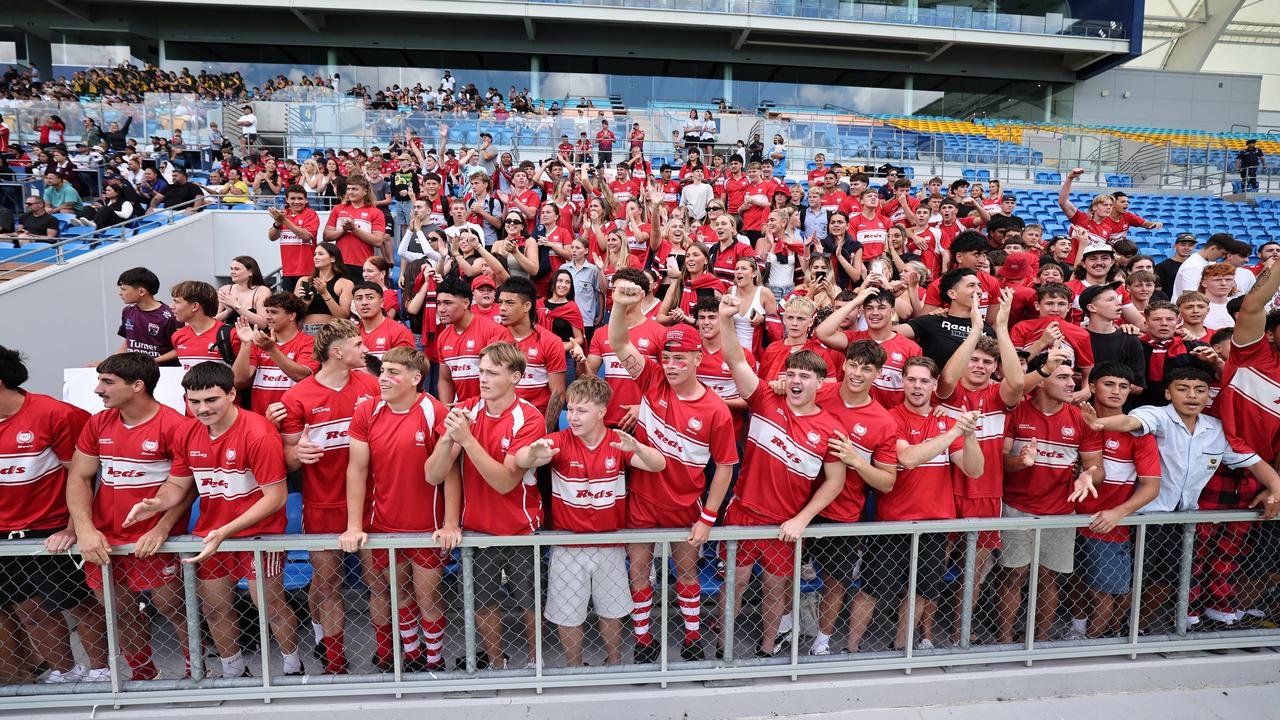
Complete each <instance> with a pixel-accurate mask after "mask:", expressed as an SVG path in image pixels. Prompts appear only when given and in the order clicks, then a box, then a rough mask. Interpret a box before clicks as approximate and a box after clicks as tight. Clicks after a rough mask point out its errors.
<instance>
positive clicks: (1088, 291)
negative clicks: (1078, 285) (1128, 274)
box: [1080, 280, 1124, 313]
mask: <svg viewBox="0 0 1280 720" xmlns="http://www.w3.org/2000/svg"><path fill="white" fill-rule="evenodd" d="M1123 284H1124V283H1123V281H1120V280H1115V281H1113V282H1109V283H1106V284H1104V285H1090V286H1089V287H1087V288H1085V289H1084V291H1083V292H1081V293H1080V309H1081V310H1083V311H1084V312H1085V313H1088V312H1089V303H1092V302H1093V301H1094V300H1096V299H1097V298H1098V296H1099V295H1101V294H1102V293H1104V292H1106V291H1108V290H1115V289H1117V288H1119V287H1120V286H1121V285H1123Z"/></svg>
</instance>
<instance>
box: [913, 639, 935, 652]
mask: <svg viewBox="0 0 1280 720" xmlns="http://www.w3.org/2000/svg"><path fill="white" fill-rule="evenodd" d="M916 649H917V650H932V649H933V641H932V640H930V639H929V638H920V642H918V643H916Z"/></svg>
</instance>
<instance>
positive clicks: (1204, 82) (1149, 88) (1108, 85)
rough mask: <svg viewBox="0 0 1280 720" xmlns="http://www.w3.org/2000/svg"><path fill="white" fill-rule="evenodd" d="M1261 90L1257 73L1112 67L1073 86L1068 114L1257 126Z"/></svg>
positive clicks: (1140, 122)
mask: <svg viewBox="0 0 1280 720" xmlns="http://www.w3.org/2000/svg"><path fill="white" fill-rule="evenodd" d="M1104 92H1105V93H1106V95H1105V96H1104V95H1103V93H1104ZM1125 93H1128V94H1129V97H1125ZM1261 93H1262V78H1261V76H1258V75H1226V74H1211V73H1180V72H1165V71H1163V70H1143V69H1134V68H1117V69H1115V70H1111V71H1108V72H1105V73H1102V74H1101V75H1098V76H1097V77H1093V78H1090V79H1088V80H1085V81H1084V82H1081V83H1079V84H1078V85H1076V88H1075V106H1074V111H1073V119H1074V120H1075V122H1078V123H1092V124H1100V125H1137V126H1144V127H1163V128H1178V129H1185V130H1210V131H1214V132H1225V131H1228V130H1230V128H1231V126H1232V125H1233V124H1237V123H1238V124H1242V125H1247V126H1249V127H1250V128H1252V127H1255V126H1256V125H1257V123H1258V103H1259V98H1260V96H1261Z"/></svg>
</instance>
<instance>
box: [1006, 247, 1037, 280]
mask: <svg viewBox="0 0 1280 720" xmlns="http://www.w3.org/2000/svg"><path fill="white" fill-rule="evenodd" d="M1039 260H1040V259H1039V258H1037V257H1036V256H1035V255H1034V254H1032V253H1028V252H1016V253H1011V254H1010V255H1009V257H1007V258H1005V261H1004V265H1002V266H1001V267H1000V277H1003V278H1005V279H1008V280H1026V279H1027V278H1029V277H1031V276H1032V275H1035V274H1036V270H1037V268H1038V266H1039V265H1040V261H1039Z"/></svg>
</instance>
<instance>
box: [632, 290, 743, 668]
mask: <svg viewBox="0 0 1280 720" xmlns="http://www.w3.org/2000/svg"><path fill="white" fill-rule="evenodd" d="M644 297H645V293H644V292H643V291H642V290H641V289H640V287H639V286H637V285H635V284H634V283H631V282H628V281H627V280H621V281H618V282H615V283H614V291H613V306H614V315H613V316H612V317H610V319H609V343H610V345H612V346H613V349H614V352H616V353H617V356H618V361H619V362H620V363H621V364H622V367H623V368H624V369H625V370H626V372H627V374H628V375H629V376H630V377H631V378H632V379H633V380H635V381H636V384H637V386H639V387H640V389H641V399H640V413H639V417H640V422H639V426H640V431H639V437H640V439H641V440H642V441H644V442H648V443H652V444H653V445H654V446H655V447H657V448H658V450H659V452H661V453H662V454H663V456H664V457H666V469H665V470H664V471H662V472H646V471H643V470H642V471H640V472H637V473H635V474H634V475H633V476H632V478H631V487H630V494H631V501H630V502H629V503H628V505H627V527H629V528H683V527H687V528H689V529H690V530H689V539H688V542H687V543H683V544H675V545H672V547H671V554H672V559H673V560H674V561H675V564H676V597H677V598H678V601H679V604H680V612H681V615H682V616H683V618H684V641H683V642H682V643H681V646H680V657H682V658H683V659H685V660H701V659H703V651H702V642H701V641H702V625H701V619H700V613H701V606H702V590H701V587H700V586H699V583H698V551H699V549H700V548H701V547H702V544H703V543H705V542H706V541H707V535H708V534H709V533H710V531H711V526H713V525H715V522H716V517H717V516H718V513H719V511H720V508H721V506H722V504H723V503H724V498H725V495H726V494H728V492H729V483H730V481H731V480H732V479H733V466H734V465H735V464H736V463H737V462H738V449H737V447H736V446H735V444H734V434H733V417H732V415H731V414H730V413H729V406H728V405H726V404H725V402H724V400H722V399H721V398H720V396H719V395H716V394H715V393H714V392H711V391H710V390H708V389H707V388H706V387H705V386H703V385H702V383H700V382H698V375H697V373H698V365H699V364H700V363H701V361H702V342H701V339H700V338H699V337H698V334H697V331H696V330H694V329H693V328H691V327H689V326H688V325H683V324H678V325H675V326H672V327H671V328H670V329H669V330H667V332H666V335H665V337H664V338H663V341H662V355H661V357H662V364H661V365H659V364H658V363H656V362H653V361H651V360H649V359H648V358H646V357H645V356H644V355H643V354H642V353H640V351H639V350H637V349H636V347H635V346H634V345H632V344H631V339H630V337H629V332H628V328H627V323H626V316H627V309H628V308H629V307H632V306H638V305H639V303H640V302H641V301H642V300H643V299H644ZM709 463H714V464H715V474H714V476H713V477H712V479H711V484H710V488H708V489H707V503H706V506H705V507H704V506H703V505H702V503H701V502H700V501H699V500H700V498H701V496H702V492H703V488H704V487H706V485H707V481H706V477H705V470H706V468H707V465H708V464H709ZM627 554H628V556H629V558H630V560H631V599H632V602H633V603H634V607H633V610H632V614H631V620H632V629H633V630H634V632H635V635H636V651H635V655H636V657H635V660H636V662H637V663H652V662H657V660H658V654H659V652H660V646H659V645H658V644H657V643H656V642H654V638H653V634H652V633H651V632H650V631H649V614H650V610H651V609H652V607H653V586H652V585H651V584H650V582H649V568H650V567H651V566H652V565H653V545H652V544H647V543H633V544H631V545H630V546H628V548H627Z"/></svg>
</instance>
